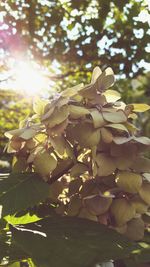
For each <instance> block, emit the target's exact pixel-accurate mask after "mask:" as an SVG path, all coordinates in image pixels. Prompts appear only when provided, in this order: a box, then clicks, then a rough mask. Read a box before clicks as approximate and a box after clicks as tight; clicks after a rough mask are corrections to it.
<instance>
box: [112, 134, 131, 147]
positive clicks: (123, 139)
mask: <svg viewBox="0 0 150 267" xmlns="http://www.w3.org/2000/svg"><path fill="white" fill-rule="evenodd" d="M131 140H132V137H124V136H118V137H114V138H113V141H114V143H115V144H117V145H122V144H125V143H127V142H129V141H131Z"/></svg>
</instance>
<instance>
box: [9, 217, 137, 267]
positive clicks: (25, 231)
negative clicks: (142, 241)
mask: <svg viewBox="0 0 150 267" xmlns="http://www.w3.org/2000/svg"><path fill="white" fill-rule="evenodd" d="M11 230H12V235H13V240H14V241H15V242H16V243H17V244H18V245H19V246H20V247H21V248H22V249H23V250H24V251H25V252H26V253H28V254H29V255H30V256H31V257H32V258H33V261H34V262H35V264H37V265H38V266H45V267H48V266H53V267H70V266H72V267H86V266H93V264H96V263H99V262H103V261H108V260H110V259H118V258H123V257H126V256H127V255H129V253H130V252H131V251H132V250H133V249H136V248H138V245H136V244H134V243H133V242H130V241H128V240H127V239H126V238H124V237H123V236H121V235H120V234H118V233H116V232H115V231H113V230H111V229H108V228H107V227H105V226H103V225H100V224H98V223H95V222H92V221H89V220H85V219H80V218H71V217H60V216H57V217H51V218H46V219H44V220H41V221H39V222H38V223H36V224H35V223H33V224H28V225H26V226H24V227H22V226H17V227H11ZM43 248H44V249H43Z"/></svg>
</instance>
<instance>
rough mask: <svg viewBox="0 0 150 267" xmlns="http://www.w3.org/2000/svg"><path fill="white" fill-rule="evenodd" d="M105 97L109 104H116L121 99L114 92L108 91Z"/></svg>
mask: <svg viewBox="0 0 150 267" xmlns="http://www.w3.org/2000/svg"><path fill="white" fill-rule="evenodd" d="M103 95H104V96H105V97H106V101H107V103H114V102H116V101H117V100H119V99H120V98H121V95H120V94H119V93H118V92H117V91H114V90H107V91H105V92H104V93H103Z"/></svg>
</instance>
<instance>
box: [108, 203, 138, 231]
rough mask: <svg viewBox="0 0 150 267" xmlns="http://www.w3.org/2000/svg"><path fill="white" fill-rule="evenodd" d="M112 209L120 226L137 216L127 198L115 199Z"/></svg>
mask: <svg viewBox="0 0 150 267" xmlns="http://www.w3.org/2000/svg"><path fill="white" fill-rule="evenodd" d="M110 209H111V214H112V215H113V217H114V219H115V222H116V224H117V225H118V226H123V225H125V224H126V223H127V222H128V221H130V220H131V219H132V218H134V216H135V208H134V207H133V205H132V204H131V203H130V202H129V201H128V200H127V199H125V198H120V199H119V198H118V199H114V200H113V202H112V205H111V207H110Z"/></svg>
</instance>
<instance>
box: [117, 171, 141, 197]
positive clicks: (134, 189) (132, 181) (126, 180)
mask: <svg viewBox="0 0 150 267" xmlns="http://www.w3.org/2000/svg"><path fill="white" fill-rule="evenodd" d="M116 183H117V186H118V187H119V188H121V189H122V190H123V191H125V192H129V193H138V191H139V190H140V188H141V186H142V176H141V175H140V174H137V173H133V172H129V171H123V172H119V173H118V174H117V176H116Z"/></svg>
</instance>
